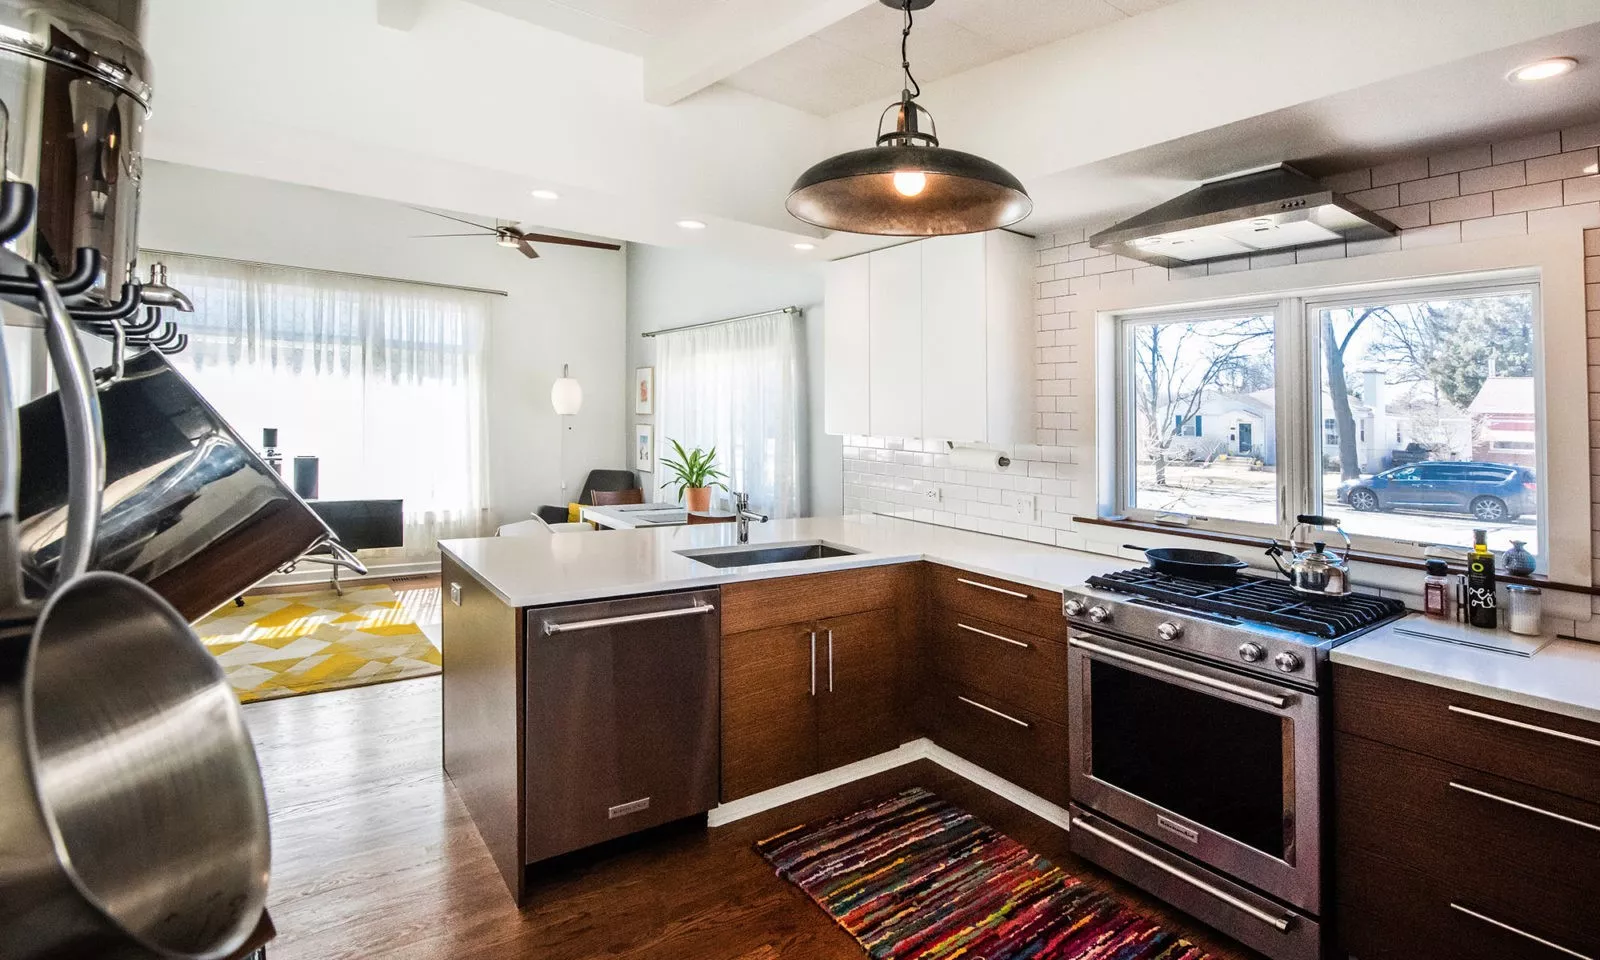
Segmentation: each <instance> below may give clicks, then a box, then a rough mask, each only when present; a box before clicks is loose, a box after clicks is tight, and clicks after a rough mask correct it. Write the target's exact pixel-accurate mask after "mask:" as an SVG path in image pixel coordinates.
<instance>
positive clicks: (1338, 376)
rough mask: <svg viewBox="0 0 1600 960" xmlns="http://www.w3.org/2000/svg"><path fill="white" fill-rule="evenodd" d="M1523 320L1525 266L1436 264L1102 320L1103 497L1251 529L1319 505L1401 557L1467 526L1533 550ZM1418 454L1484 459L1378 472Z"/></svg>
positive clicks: (1532, 306)
mask: <svg viewBox="0 0 1600 960" xmlns="http://www.w3.org/2000/svg"><path fill="white" fill-rule="evenodd" d="M1538 317H1539V306H1538V286H1537V283H1535V282H1533V281H1518V282H1506V281H1499V282H1495V283H1489V282H1478V281H1470V280H1459V281H1451V280H1448V279H1447V280H1443V281H1440V282H1439V283H1437V285H1434V284H1429V285H1428V286H1419V285H1417V284H1406V285H1398V284H1397V285H1395V286H1394V287H1392V288H1387V289H1385V288H1374V289H1367V290H1364V291H1363V292H1362V293H1361V294H1360V295H1359V296H1358V297H1354V298H1352V297H1349V296H1338V295H1336V294H1333V293H1322V294H1319V293H1317V292H1310V293H1306V294H1303V295H1299V296H1294V297H1286V298H1284V299H1281V300H1275V301H1271V302H1266V303H1261V304H1258V305H1255V306H1251V307H1248V308H1240V307H1234V308H1231V309H1228V310H1223V311H1218V310H1215V309H1212V308H1207V307H1204V306H1201V307H1195V308H1176V309H1163V310H1161V311H1160V312H1159V313H1155V312H1151V313H1144V314H1139V315H1135V316H1129V317H1123V318H1119V319H1117V320H1116V329H1117V343H1118V350H1119V351H1120V352H1121V354H1122V359H1121V363H1120V364H1119V366H1120V370H1119V374H1118V376H1119V380H1118V387H1117V390H1118V391H1119V401H1120V402H1119V407H1118V409H1119V410H1121V411H1123V413H1122V415H1121V418H1120V425H1119V430H1120V431H1121V436H1120V439H1119V441H1118V443H1117V458H1118V466H1117V469H1116V471H1115V474H1116V475H1115V480H1116V484H1117V488H1118V489H1117V491H1116V504H1117V506H1118V509H1119V512H1122V513H1126V514H1128V515H1130V516H1133V517H1135V518H1136V519H1152V518H1153V517H1154V516H1155V515H1157V514H1187V515H1190V516H1193V517H1196V518H1203V519H1205V520H1206V521H1207V524H1208V525H1209V526H1214V527H1217V528H1218V529H1234V530H1237V532H1244V533H1255V534H1264V535H1272V534H1274V533H1278V532H1281V530H1282V529H1283V528H1284V527H1285V526H1287V524H1288V523H1289V522H1291V521H1292V519H1293V517H1294V516H1296V515H1298V514H1302V513H1307V514H1324V515H1328V514H1332V515H1335V516H1338V517H1340V518H1341V520H1342V522H1343V526H1344V527H1345V529H1346V530H1348V531H1350V532H1351V533H1352V535H1357V536H1358V537H1364V538H1366V539H1367V541H1368V543H1369V546H1370V545H1371V544H1372V543H1373V542H1377V543H1378V544H1379V546H1378V547H1377V548H1378V549H1390V548H1385V547H1383V546H1382V544H1383V543H1389V544H1391V545H1392V547H1393V549H1397V550H1398V551H1399V552H1400V553H1402V554H1406V555H1414V554H1416V553H1419V552H1420V549H1421V547H1420V546H1418V545H1419V544H1443V545H1449V546H1455V547H1466V546H1469V545H1470V544H1471V543H1472V531H1473V530H1474V529H1476V528H1484V529H1487V530H1488V532H1489V544H1490V546H1491V548H1493V549H1496V550H1501V549H1505V548H1507V547H1509V546H1510V542H1511V540H1513V539H1516V540H1524V541H1527V542H1528V543H1529V544H1530V548H1531V549H1535V552H1537V547H1538V546H1539V543H1540V537H1541V534H1540V530H1541V527H1540V523H1539V517H1540V514H1541V512H1542V509H1543V501H1542V494H1541V493H1540V488H1539V485H1538V482H1537V473H1538V469H1539V463H1540V456H1541V452H1542V449H1541V444H1542V432H1541V427H1540V417H1539V411H1538V405H1537V402H1536V394H1537V389H1536V385H1537V382H1538V370H1537V367H1538V361H1539V353H1538V350H1537V349H1536V341H1537V338H1538V333H1539V331H1538V327H1539V322H1538ZM1209 423H1217V424H1219V425H1223V429H1222V430H1221V431H1209V432H1208V431H1207V430H1206V429H1204V425H1205V424H1209ZM1158 424H1160V425H1170V426H1162V427H1159V428H1158V427H1157V426H1156V425H1158ZM1190 424H1193V431H1192V432H1190V431H1189V430H1187V429H1185V428H1186V427H1188V426H1189V425H1190ZM1243 424H1249V427H1248V429H1245V428H1243V426H1242V425H1243ZM1297 425H1298V426H1297ZM1307 428H1310V429H1307ZM1241 435H1245V436H1249V437H1250V441H1248V442H1249V446H1250V449H1249V450H1248V451H1246V452H1245V453H1243V454H1241V450H1240V439H1239V438H1240V436H1241ZM1390 439H1392V441H1393V442H1392V443H1387V442H1385V441H1388V440H1390ZM1432 461H1446V462H1461V463H1463V464H1481V465H1484V466H1483V469H1478V470H1456V471H1453V472H1452V471H1448V470H1443V469H1439V470H1435V469H1433V468H1431V467H1430V468H1428V469H1426V470H1423V471H1420V473H1419V476H1426V477H1429V478H1432V479H1430V480H1429V482H1427V483H1420V482H1416V481H1415V480H1412V481H1411V482H1409V483H1408V482H1407V476H1409V475H1407V476H1399V475H1397V474H1396V472H1395V470H1394V468H1397V467H1402V466H1405V465H1408V464H1412V463H1417V462H1432ZM1512 468H1515V469H1512ZM1435 474H1437V477H1435V476H1434V475H1435ZM1280 496H1282V497H1284V502H1283V503H1280V502H1279V498H1280ZM1408 551H1409V552H1408Z"/></svg>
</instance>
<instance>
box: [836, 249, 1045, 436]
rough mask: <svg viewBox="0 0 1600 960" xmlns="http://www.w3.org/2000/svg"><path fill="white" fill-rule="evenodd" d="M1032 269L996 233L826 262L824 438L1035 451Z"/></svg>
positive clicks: (1029, 254)
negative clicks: (1030, 446)
mask: <svg viewBox="0 0 1600 960" xmlns="http://www.w3.org/2000/svg"><path fill="white" fill-rule="evenodd" d="M1033 260H1034V254H1033V243H1032V241H1031V240H1029V239H1028V238H1027V237H1023V236H1018V235H1016V234H1012V233H1006V232H1004V231H991V232H989V233H981V234H966V235H963V236H955V237H934V238H931V239H928V240H919V241H916V242H914V243H907V244H902V245H900V246H897V247H890V248H888V249H885V250H877V251H874V252H872V253H869V254H863V255H861V256H858V257H851V258H849V259H846V260H838V261H835V262H833V263H831V264H829V265H828V273H827V285H828V289H827V312H826V318H827V319H826V327H825V331H824V336H825V346H824V361H823V362H824V370H823V377H824V381H825V382H826V394H825V411H826V415H825V428H826V429H827V431H828V432H829V433H840V434H852V435H855V434H866V435H871V436H879V437H921V438H930V439H939V440H953V441H957V442H976V443H993V444H1013V443H1028V442H1032V440H1033V394H1034V389H1033V386H1034V373H1033V344H1034V334H1033V331H1034V326H1035V321H1034V311H1033V301H1034V278H1033V273H1034V270H1033Z"/></svg>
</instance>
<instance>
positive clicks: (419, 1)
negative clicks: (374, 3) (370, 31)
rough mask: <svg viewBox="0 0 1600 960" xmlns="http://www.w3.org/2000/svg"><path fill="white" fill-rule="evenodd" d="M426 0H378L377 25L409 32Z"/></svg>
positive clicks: (419, 16)
mask: <svg viewBox="0 0 1600 960" xmlns="http://www.w3.org/2000/svg"><path fill="white" fill-rule="evenodd" d="M426 2H427V0H378V25H379V26H381V27H388V28H389V29H391V30H410V29H411V28H412V27H415V26H416V25H417V20H418V19H420V18H421V16H422V6H423V4H424V3H426Z"/></svg>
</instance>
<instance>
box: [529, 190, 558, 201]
mask: <svg viewBox="0 0 1600 960" xmlns="http://www.w3.org/2000/svg"><path fill="white" fill-rule="evenodd" d="M533 196H534V198H535V199H538V200H560V199H561V194H559V193H556V192H555V191H554V190H535V191H533Z"/></svg>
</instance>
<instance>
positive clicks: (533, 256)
mask: <svg viewBox="0 0 1600 960" xmlns="http://www.w3.org/2000/svg"><path fill="white" fill-rule="evenodd" d="M517 249H518V250H521V251H522V255H523V256H524V257H527V258H528V259H529V260H537V259H539V251H537V250H535V249H533V248H532V247H530V246H528V240H527V238H526V237H518V238H517Z"/></svg>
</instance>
